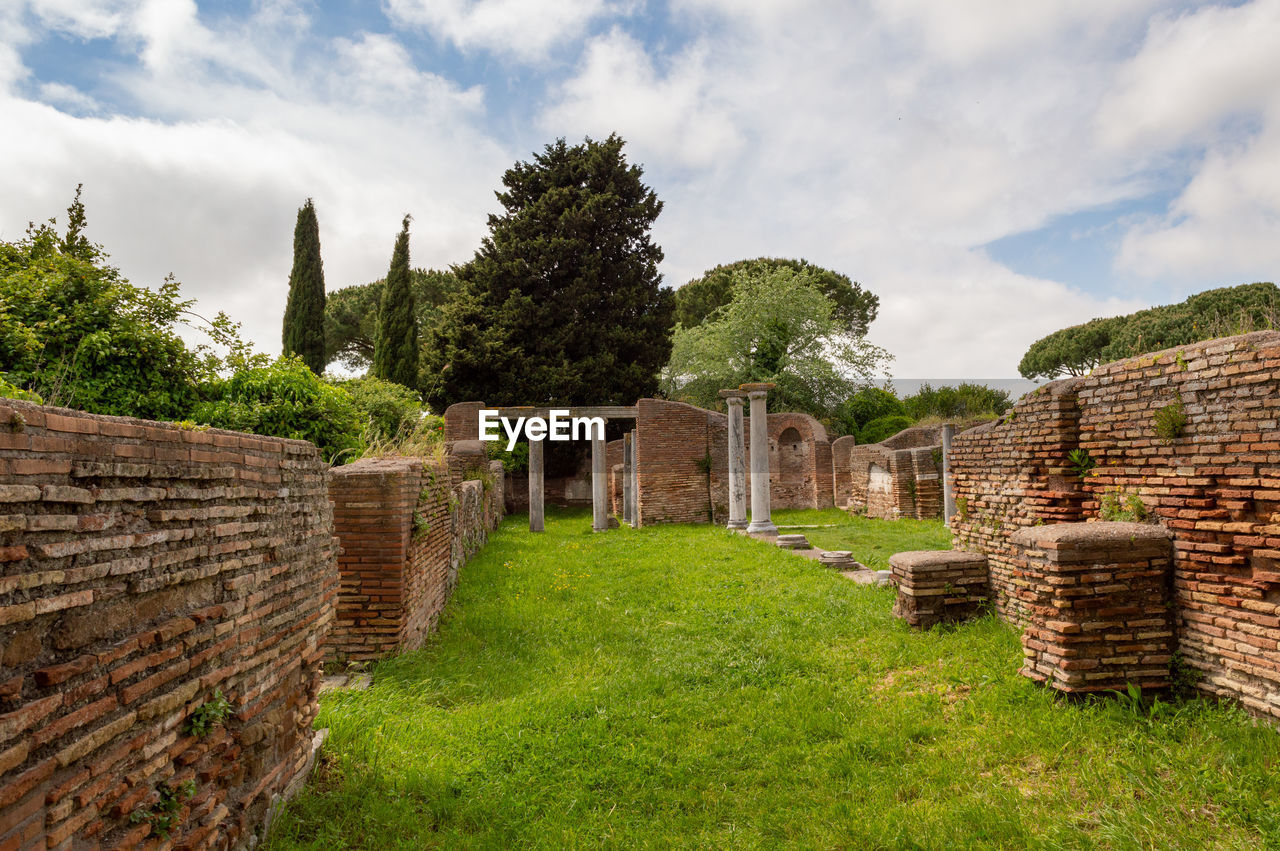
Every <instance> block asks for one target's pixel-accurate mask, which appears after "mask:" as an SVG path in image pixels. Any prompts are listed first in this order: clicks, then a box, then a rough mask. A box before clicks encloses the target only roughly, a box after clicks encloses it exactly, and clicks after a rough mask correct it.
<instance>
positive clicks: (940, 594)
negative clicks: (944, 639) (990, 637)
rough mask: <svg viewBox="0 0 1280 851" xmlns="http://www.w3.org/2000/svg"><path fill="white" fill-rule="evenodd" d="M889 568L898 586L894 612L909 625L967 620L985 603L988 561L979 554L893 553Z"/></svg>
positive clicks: (945, 552)
mask: <svg viewBox="0 0 1280 851" xmlns="http://www.w3.org/2000/svg"><path fill="white" fill-rule="evenodd" d="M889 567H890V569H892V570H893V576H894V579H895V583H896V585H897V586H898V594H897V598H896V599H895V601H894V604H893V613H894V615H895V616H897V617H900V618H902V619H903V620H905V621H906V622H907V623H908V624H910V625H911V626H914V627H920V628H922V629H928V628H929V627H931V626H934V625H935V624H939V623H957V622H959V621H963V620H967V619H969V618H971V617H973V616H974V615H976V614H977V613H978V612H979V611H981V609H982V608H983V607H984V606H985V605H986V603H987V599H988V596H989V593H990V592H989V590H988V588H987V559H986V557H985V556H983V555H982V554H981V553H966V552H956V551H955V550H949V551H948V550H944V551H941V552H933V551H916V552H905V553H895V554H893V555H891V556H889Z"/></svg>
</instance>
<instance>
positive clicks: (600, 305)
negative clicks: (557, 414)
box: [425, 135, 672, 405]
mask: <svg viewBox="0 0 1280 851" xmlns="http://www.w3.org/2000/svg"><path fill="white" fill-rule="evenodd" d="M623 145H624V143H623V141H622V139H621V138H619V137H618V136H616V135H612V136H610V137H609V138H608V139H606V140H604V141H603V142H597V141H593V140H592V139H590V138H588V139H586V140H585V142H584V143H583V144H581V145H575V146H572V147H571V146H569V145H567V144H566V143H565V141H564V139H559V140H557V141H556V142H555V143H553V144H550V145H547V146H546V148H545V149H544V150H543V152H542V153H541V154H536V155H535V156H534V158H533V161H532V162H519V163H517V164H516V165H515V166H513V167H512V168H511V169H509V170H508V171H507V172H506V174H504V175H503V178H502V183H503V186H504V187H505V190H504V191H501V192H499V193H498V196H497V197H498V201H499V202H500V203H501V205H502V212H501V214H498V215H493V216H490V217H489V235H488V236H487V237H485V239H484V241H483V242H482V244H481V247H480V249H479V250H478V251H477V252H476V255H475V258H474V259H473V260H472V261H471V262H470V263H468V264H467V265H465V266H463V267H459V268H458V269H457V270H456V271H457V272H458V276H459V278H460V279H461V282H462V287H461V289H460V291H459V292H458V293H457V294H455V297H454V298H453V299H451V300H450V303H449V304H448V305H447V307H446V308H445V310H444V315H443V316H442V318H441V326H440V328H439V329H438V330H437V331H436V332H435V333H433V334H432V337H431V340H430V342H429V343H428V344H427V346H426V347H425V348H426V352H427V357H428V358H429V367H428V370H427V371H428V372H430V373H433V374H434V375H435V376H436V378H435V379H434V382H435V383H434V384H432V386H430V387H428V389H427V393H428V397H429V399H430V401H431V402H432V404H433V405H447V404H451V403H453V402H457V401H461V400H466V399H483V400H484V401H486V402H488V403H489V404H525V403H537V404H543V403H555V404H588V403H591V404H631V403H633V402H635V400H636V399H637V398H640V397H642V396H648V395H652V394H653V393H654V392H655V391H656V390H657V386H658V381H657V374H658V371H659V370H660V369H661V368H662V365H663V364H664V363H666V360H667V357H668V355H669V354H670V352H671V325H672V299H671V294H670V291H668V290H664V289H662V288H661V287H660V286H659V284H660V282H661V276H660V275H659V274H658V262H659V261H660V260H661V259H662V249H661V248H659V247H658V246H657V245H655V244H654V243H653V242H652V240H651V239H650V234H649V231H650V228H651V227H652V225H653V222H654V220H655V219H656V218H657V217H658V214H659V212H661V210H662V203H661V202H660V201H659V200H658V198H657V196H656V195H655V194H654V193H653V191H652V190H651V189H650V188H649V187H648V186H646V185H645V184H644V182H643V181H642V180H641V177H642V175H643V172H642V170H641V169H640V167H639V166H635V165H628V163H627V161H626V158H625V156H624V155H623V151H622V149H623Z"/></svg>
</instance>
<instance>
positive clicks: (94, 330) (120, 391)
mask: <svg viewBox="0 0 1280 851" xmlns="http://www.w3.org/2000/svg"><path fill="white" fill-rule="evenodd" d="M67 213H68V219H69V221H68V226H67V231H66V234H65V235H63V236H59V235H58V233H57V232H56V231H55V230H54V226H55V224H56V222H55V221H54V220H53V219H50V220H49V222H48V223H47V224H41V225H32V226H30V227H28V229H27V231H26V234H25V236H24V237H23V238H22V239H20V240H18V241H17V242H12V243H11V242H0V373H3V374H4V375H5V377H6V382H7V383H9V384H10V385H11V386H13V387H15V388H17V390H18V391H26V392H27V393H31V394H34V395H35V396H38V397H40V398H42V399H43V400H44V402H45V403H47V404H50V405H60V406H64V407H69V408H78V409H80V410H83V411H89V412H91V413H96V414H114V415H117V416H131V417H143V418H147V419H160V420H166V419H167V420H179V419H184V418H186V417H187V416H188V415H189V414H190V412H191V409H192V408H193V406H194V405H195V404H196V402H197V401H198V399H199V396H200V387H201V385H202V384H203V383H204V382H207V381H209V380H210V379H212V378H213V377H214V376H215V375H216V370H217V369H218V368H219V367H220V366H221V361H220V360H219V359H218V358H217V357H215V356H214V354H213V352H212V350H211V349H210V348H209V347H208V346H206V345H197V346H195V347H194V348H192V347H190V346H188V345H187V343H186V342H184V341H183V339H182V338H181V337H180V336H179V334H178V329H179V327H180V326H188V327H191V328H194V329H197V330H199V331H202V332H204V333H205V334H206V335H207V337H208V339H209V340H210V342H211V343H214V344H218V345H233V344H236V343H238V338H237V336H236V326H235V325H234V324H233V323H232V322H231V321H230V320H229V319H227V317H226V316H225V315H223V314H221V313H220V314H218V315H217V316H216V317H215V318H214V319H213V320H212V321H206V320H204V319H202V318H201V317H199V316H197V315H196V314H195V313H194V312H192V309H191V308H192V305H193V304H194V302H192V301H191V300H185V299H183V298H181V286H180V284H178V282H177V281H174V280H172V279H171V278H170V279H166V280H165V281H164V283H163V284H162V285H161V286H160V287H159V289H157V290H152V289H148V288H146V287H139V286H134V285H133V284H130V283H129V281H128V280H126V279H125V278H124V277H123V276H122V275H121V274H120V272H119V270H118V269H116V268H115V267H113V266H111V265H109V264H108V263H107V262H106V257H107V255H106V254H105V253H104V252H103V250H102V248H101V247H100V246H97V245H93V244H91V243H89V241H88V240H87V239H86V238H85V236H84V234H83V231H84V227H85V211H84V205H83V204H82V203H81V201H80V189H79V188H77V189H76V196H75V200H74V201H73V202H72V204H71V206H70V207H69V208H68V210H67Z"/></svg>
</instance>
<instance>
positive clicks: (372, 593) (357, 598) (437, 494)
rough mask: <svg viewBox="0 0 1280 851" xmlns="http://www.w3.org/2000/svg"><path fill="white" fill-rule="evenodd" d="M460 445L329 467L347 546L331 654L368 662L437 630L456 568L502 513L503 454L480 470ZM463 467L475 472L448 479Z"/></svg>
mask: <svg viewBox="0 0 1280 851" xmlns="http://www.w3.org/2000/svg"><path fill="white" fill-rule="evenodd" d="M471 442H475V441H471ZM464 448H465V449H467V450H468V451H467V452H464V453H458V452H450V453H449V454H448V455H446V460H443V461H441V460H429V459H422V458H381V459H365V460H362V461H357V462H355V463H354V464H349V465H347V466H345V467H339V468H337V469H335V470H334V471H333V474H332V479H331V485H330V494H331V496H332V499H333V506H334V507H333V518H334V528H335V530H336V532H337V535H338V540H339V542H340V543H341V546H342V551H341V555H339V557H338V573H339V575H340V585H339V590H338V601H337V616H336V618H335V620H334V626H333V630H332V632H331V633H330V635H329V638H328V644H327V648H326V655H327V657H328V658H330V659H344V660H351V661H368V660H373V659H379V658H382V657H384V656H387V655H389V654H391V653H394V652H397V651H400V650H412V649H416V648H418V647H421V646H422V643H423V641H424V640H425V639H426V638H427V636H428V635H430V634H431V632H432V631H433V630H434V629H435V627H436V625H437V623H438V622H439V618H440V613H441V612H442V611H443V610H444V606H445V604H446V603H447V602H448V600H449V597H450V596H451V595H452V593H453V589H454V587H455V586H456V584H457V581H458V571H459V570H460V568H461V567H462V565H463V564H464V563H465V562H466V560H467V559H468V558H470V557H471V556H473V555H475V553H476V552H478V551H479V550H480V548H481V547H482V546H484V543H485V542H486V541H487V540H488V536H489V532H490V531H492V530H493V529H495V528H497V525H498V523H500V522H501V520H502V516H503V496H502V487H503V478H502V464H501V462H499V461H488V460H485V461H484V462H483V467H484V469H483V471H481V470H480V469H479V467H478V466H477V464H478V463H480V462H476V461H475V459H474V458H472V457H471V455H470V454H469V450H470V447H464ZM459 457H464V458H467V459H468V460H467V461H466V462H465V463H463V462H459V461H458V460H457V459H458V458H459ZM464 474H465V475H472V476H478V477H479V478H470V479H465V480H460V481H458V482H457V484H456V485H455V484H454V483H453V480H452V477H453V476H460V475H464Z"/></svg>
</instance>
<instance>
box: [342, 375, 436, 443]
mask: <svg viewBox="0 0 1280 851" xmlns="http://www.w3.org/2000/svg"><path fill="white" fill-rule="evenodd" d="M330 383H331V384H333V385H334V386H335V387H339V388H341V389H343V390H345V391H347V392H348V393H350V394H351V400H352V401H353V402H355V405H356V410H358V411H359V412H360V417H361V419H362V420H363V422H364V427H365V436H366V439H367V440H370V441H373V440H377V441H395V440H399V439H401V438H404V437H406V436H408V435H410V434H412V433H413V432H414V431H416V430H417V428H418V425H419V423H420V421H421V420H422V399H421V397H420V396H418V394H417V393H416V392H415V391H413V390H410V389H409V388H408V387H404V386H402V385H400V384H396V383H395V382H392V381H383V380H382V379H380V378H374V377H373V376H366V377H364V378H351V379H347V380H343V381H333V382H330Z"/></svg>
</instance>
